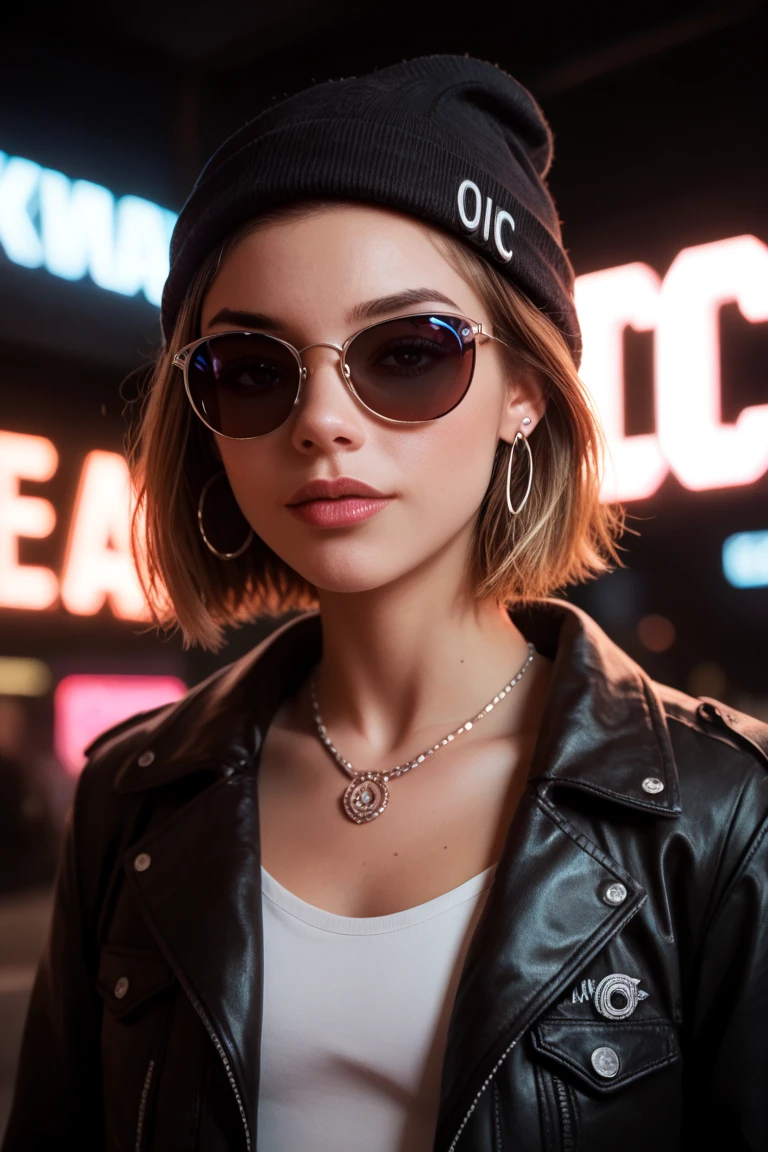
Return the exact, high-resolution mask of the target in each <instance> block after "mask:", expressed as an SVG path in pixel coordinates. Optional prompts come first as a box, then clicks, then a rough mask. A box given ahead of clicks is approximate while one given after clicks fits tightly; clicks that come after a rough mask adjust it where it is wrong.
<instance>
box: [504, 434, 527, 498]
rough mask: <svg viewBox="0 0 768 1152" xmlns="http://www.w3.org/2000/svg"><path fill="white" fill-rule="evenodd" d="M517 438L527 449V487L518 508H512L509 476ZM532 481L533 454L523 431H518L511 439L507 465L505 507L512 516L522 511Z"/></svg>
mask: <svg viewBox="0 0 768 1152" xmlns="http://www.w3.org/2000/svg"><path fill="white" fill-rule="evenodd" d="M518 440H522V441H523V443H524V444H525V446H526V448H527V449H528V487H527V488H526V490H525V496H524V497H523V502H522V504H521V505H520V507H519V508H513V507H512V497H511V495H510V492H509V482H510V478H511V476H512V458H513V456H514V454H515V445H516V444H517V442H518ZM532 483H533V455H532V453H531V446H530V444H529V443H528V437H527V436H526V435H525V434H524V433H523V432H518V433H517V435H516V436H515V438H514V440H513V441H512V448H511V450H510V453H509V464H508V465H507V508H509V511H510V513H511V514H512V516H517V515H518V513H520V512H522V510H523V508H524V507H525V502H526V500H527V499H528V497H529V495H530V493H531V484H532Z"/></svg>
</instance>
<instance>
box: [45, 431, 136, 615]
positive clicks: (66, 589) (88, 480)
mask: <svg viewBox="0 0 768 1152" xmlns="http://www.w3.org/2000/svg"><path fill="white" fill-rule="evenodd" d="M130 515H131V489H130V479H129V474H128V466H127V464H126V462H125V460H124V459H123V457H122V456H119V455H118V454H117V453H116V452H98V451H95V452H89V453H88V455H87V456H86V458H85V463H84V464H83V472H82V476H81V478H80V487H79V491H78V494H77V498H76V500H75V508H74V512H73V515H72V528H71V531H70V538H69V545H68V548H67V558H66V560H65V562H64V573H63V576H62V580H61V599H62V602H63V604H64V606H65V607H66V608H67V609H68V610H69V611H70V612H73V613H75V614H76V615H78V616H92V615H94V614H95V613H96V612H98V611H99V609H100V608H101V607H102V605H103V604H104V601H105V600H106V599H107V597H109V598H110V600H111V606H112V610H113V611H114V614H115V615H116V616H119V617H121V618H122V619H124V620H143V619H146V617H147V608H146V604H145V601H144V596H143V594H142V591H141V585H140V584H139V581H138V578H137V576H136V570H135V568H134V566H133V560H132V558H131V551H130V539H129V536H130Z"/></svg>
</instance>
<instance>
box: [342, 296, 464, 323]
mask: <svg viewBox="0 0 768 1152" xmlns="http://www.w3.org/2000/svg"><path fill="white" fill-rule="evenodd" d="M435 302H439V303H440V304H448V305H449V306H450V307H451V308H455V309H456V310H457V311H458V309H459V306H458V304H456V303H454V301H453V300H451V298H450V296H446V295H445V294H444V293H443V292H438V291H437V289H436V288H408V289H407V290H406V291H405V292H394V293H393V294H392V295H391V296H380V297H379V298H378V299H377V300H368V301H367V303H365V304H358V305H356V306H355V307H354V308H353V309H352V310H351V312H349V313H348V314H347V320H348V321H349V322H350V324H351V323H354V322H355V321H357V320H372V319H373V318H374V317H375V316H383V315H384V313H386V312H396V311H397V310H398V308H408V307H410V305H411V304H427V303H435Z"/></svg>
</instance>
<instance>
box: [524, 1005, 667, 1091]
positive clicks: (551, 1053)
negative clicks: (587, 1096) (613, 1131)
mask: <svg viewBox="0 0 768 1152" xmlns="http://www.w3.org/2000/svg"><path fill="white" fill-rule="evenodd" d="M532 1040H533V1046H534V1048H535V1050H536V1051H537V1052H538V1053H539V1054H540V1055H541V1056H543V1057H545V1058H546V1060H547V1061H548V1062H549V1063H550V1064H551V1065H552V1066H554V1067H556V1068H557V1069H559V1070H560V1071H561V1072H562V1073H563V1074H564V1075H567V1078H568V1079H569V1080H571V1079H575V1080H576V1081H577V1082H578V1083H579V1084H580V1085H581V1086H582V1087H584V1088H587V1089H589V1090H590V1091H592V1092H597V1093H599V1094H601V1095H604V1094H609V1093H612V1092H617V1091H619V1090H620V1089H621V1088H623V1087H625V1085H627V1084H630V1083H632V1081H634V1080H638V1079H640V1078H641V1077H644V1076H649V1075H650V1074H651V1073H652V1072H655V1071H657V1069H660V1068H664V1067H665V1065H667V1064H671V1063H673V1062H674V1061H675V1060H678V1059H679V1058H680V1045H679V1043H678V1039H677V1031H676V1029H675V1027H674V1025H673V1024H670V1023H669V1022H668V1021H666V1020H643V1021H639V1020H637V1021H625V1020H622V1021H616V1022H611V1021H606V1022H605V1023H601V1022H600V1021H597V1020H595V1021H593V1020H557V1019H553V1020H540V1021H539V1022H538V1024H536V1025H535V1026H534V1028H533V1032H532Z"/></svg>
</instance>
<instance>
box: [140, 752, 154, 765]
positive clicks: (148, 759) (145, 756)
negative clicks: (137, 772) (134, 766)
mask: <svg viewBox="0 0 768 1152" xmlns="http://www.w3.org/2000/svg"><path fill="white" fill-rule="evenodd" d="M154 758H155V754H154V752H153V751H152V750H151V749H150V748H148V749H147V751H146V752H142V754H141V756H139V759H138V763H139V766H140V767H141V768H146V767H148V765H150V764H151V763H152V761H153V760H154Z"/></svg>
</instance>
